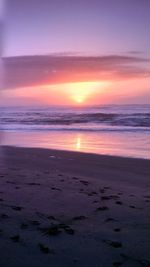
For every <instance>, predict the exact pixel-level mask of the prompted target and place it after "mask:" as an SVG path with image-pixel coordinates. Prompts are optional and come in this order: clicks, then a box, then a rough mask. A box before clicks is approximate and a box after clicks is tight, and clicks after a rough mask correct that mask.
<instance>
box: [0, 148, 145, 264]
mask: <svg viewBox="0 0 150 267" xmlns="http://www.w3.org/2000/svg"><path fill="white" fill-rule="evenodd" d="M149 163H150V160H147V159H137V158H124V157H117V156H107V155H99V154H92V153H84V152H72V151H62V150H52V149H42V148H24V147H23V148H22V147H11V146H1V148H0V187H1V190H0V217H1V221H0V237H1V238H0V248H1V259H0V266H1V267H10V266H15V267H19V266H22V267H27V266H36V267H43V266H45V267H48V266H50V265H51V266H53V267H61V266H62V267H64V266H67V267H70V266H77V267H84V266H85V267H91V266H92V267H97V266H100V267H103V266H106V267H110V266H121V265H123V266H124V265H125V266H135V267H136V266H137V267H138V266H142V263H143V262H145V263H148V264H149V259H150V253H149V246H150V240H149V236H150V227H149V224H150V215H149V214H150V193H149V192H150V167H149V166H150V164H149ZM8 252H9V257H8ZM117 264H118V265H117ZM119 264H120V265H119ZM148 264H147V265H145V266H148Z"/></svg>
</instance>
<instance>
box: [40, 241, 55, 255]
mask: <svg viewBox="0 0 150 267" xmlns="http://www.w3.org/2000/svg"><path fill="white" fill-rule="evenodd" d="M38 246H39V248H40V250H41V251H42V252H43V253H45V254H53V255H54V254H55V251H54V250H53V249H49V247H47V246H45V245H43V244H41V243H39V244H38Z"/></svg>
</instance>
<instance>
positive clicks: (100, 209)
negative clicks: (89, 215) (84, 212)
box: [96, 206, 109, 211]
mask: <svg viewBox="0 0 150 267" xmlns="http://www.w3.org/2000/svg"><path fill="white" fill-rule="evenodd" d="M106 210H109V208H108V207H107V206H102V207H98V208H97V209H96V211H106Z"/></svg>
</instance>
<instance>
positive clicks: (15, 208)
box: [11, 206, 23, 211]
mask: <svg viewBox="0 0 150 267" xmlns="http://www.w3.org/2000/svg"><path fill="white" fill-rule="evenodd" d="M11 208H12V209H13V210H16V211H21V210H22V209H23V207H19V206H11Z"/></svg>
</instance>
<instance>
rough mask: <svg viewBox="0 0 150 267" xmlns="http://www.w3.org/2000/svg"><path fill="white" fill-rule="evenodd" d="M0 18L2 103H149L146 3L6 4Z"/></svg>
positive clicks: (56, 0)
mask: <svg viewBox="0 0 150 267" xmlns="http://www.w3.org/2000/svg"><path fill="white" fill-rule="evenodd" d="M1 3H2V2H1ZM0 10H2V4H0ZM1 13H2V12H1ZM4 14H5V15H4V16H3V17H4V23H3V24H4V34H3V36H4V40H3V66H4V73H5V79H4V85H3V100H1V102H2V101H3V103H4V104H8V105H9V104H14V105H16V103H18V100H20V104H21V105H24V104H31V105H33V104H37V103H38V104H40V103H41V104H44V103H45V104H73V103H74V104H75V103H76V104H86V103H87V104H104V103H121V104H122V103H150V46H149V44H150V32H149V25H150V16H149V14H150V1H149V0H122V1H120V0H76V1H75V0H44V1H41V0H26V1H25V0H24V1H20V0H6V2H5V12H4Z"/></svg>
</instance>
